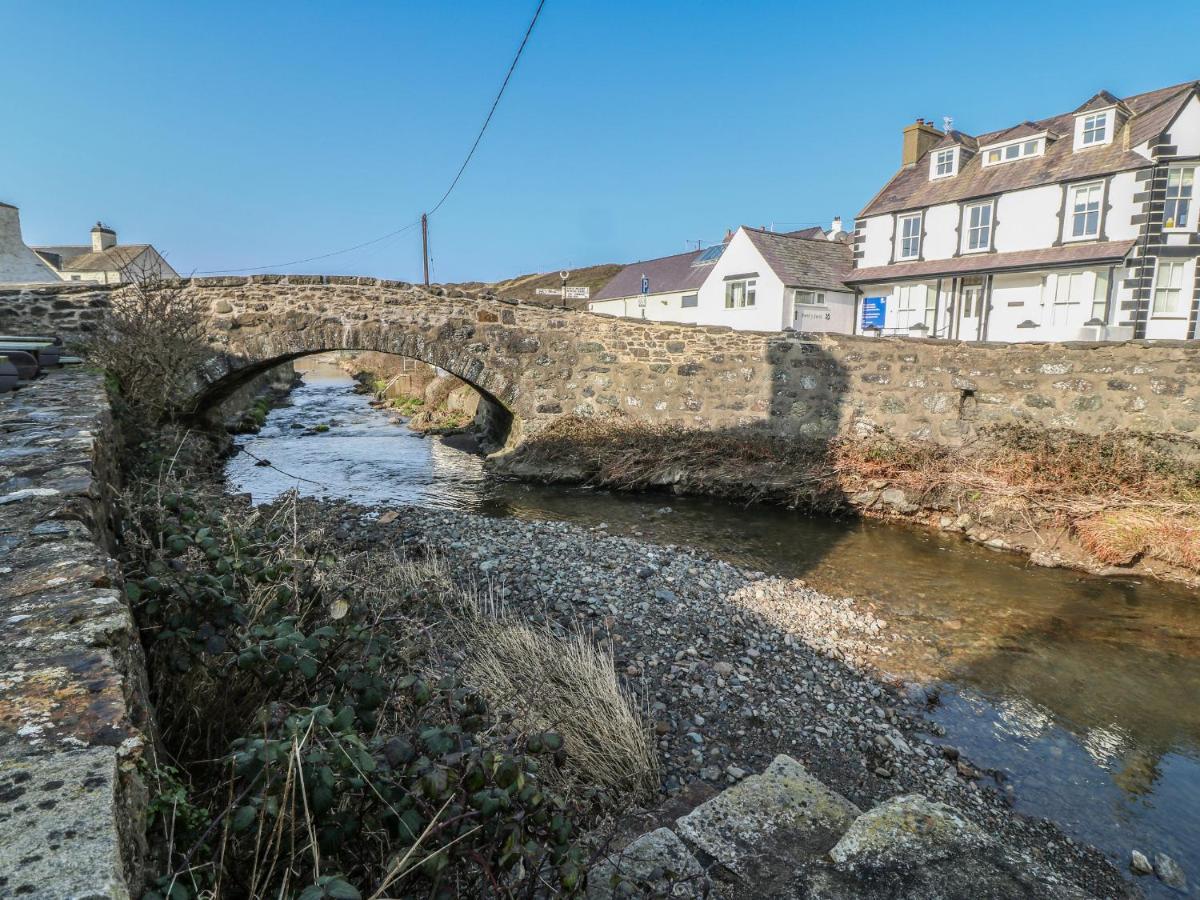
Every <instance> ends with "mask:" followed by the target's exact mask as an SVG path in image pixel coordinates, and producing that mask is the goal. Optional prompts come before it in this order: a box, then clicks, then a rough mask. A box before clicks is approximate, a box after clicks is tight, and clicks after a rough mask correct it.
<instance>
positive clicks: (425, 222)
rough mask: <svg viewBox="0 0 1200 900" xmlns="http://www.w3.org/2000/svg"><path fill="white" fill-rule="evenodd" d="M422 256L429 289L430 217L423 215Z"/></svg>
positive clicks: (426, 284)
mask: <svg viewBox="0 0 1200 900" xmlns="http://www.w3.org/2000/svg"><path fill="white" fill-rule="evenodd" d="M421 255H422V256H423V257H424V259H425V287H429V216H427V215H426V214H425V213H421Z"/></svg>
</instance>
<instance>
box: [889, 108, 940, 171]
mask: <svg viewBox="0 0 1200 900" xmlns="http://www.w3.org/2000/svg"><path fill="white" fill-rule="evenodd" d="M943 137H944V135H943V134H942V132H940V131H938V130H937V129H936V128H934V127H933V126H932V125H930V124H929V123H928V122H926V121H925V120H924V119H917V121H916V122H914V123H913V124H912V125H909V126H907V127H906V128H905V129H904V147H903V152H902V153H901V156H900V162H901V165H903V167H904V168H906V169H911V168H912V167H913V166H915V165H916V164H917V161H918V160H920V158H921V157H922V156H924V155H925V154H926V153H928V152H929V149H930V148H931V147H932V146H933V145H934V144H936V143H937V142H938V141H940V140H941V139H942V138H943Z"/></svg>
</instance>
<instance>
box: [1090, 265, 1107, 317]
mask: <svg viewBox="0 0 1200 900" xmlns="http://www.w3.org/2000/svg"><path fill="white" fill-rule="evenodd" d="M1092 318H1093V319H1099V320H1100V321H1101V322H1104V321H1106V320H1107V319H1108V272H1097V273H1096V286H1095V287H1094V288H1093V289H1092Z"/></svg>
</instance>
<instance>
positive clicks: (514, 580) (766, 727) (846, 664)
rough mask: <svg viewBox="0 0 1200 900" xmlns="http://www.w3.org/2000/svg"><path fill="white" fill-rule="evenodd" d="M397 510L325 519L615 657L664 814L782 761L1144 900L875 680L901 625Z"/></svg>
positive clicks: (635, 552) (755, 587)
mask: <svg viewBox="0 0 1200 900" xmlns="http://www.w3.org/2000/svg"><path fill="white" fill-rule="evenodd" d="M315 502H317V501H306V503H315ZM393 511H394V512H396V513H397V514H396V515H395V516H393V515H392V514H391V513H392V512H393ZM384 512H385V510H384V509H381V508H374V509H364V508H362V507H355V506H353V505H350V504H346V503H342V502H325V503H323V504H321V506H320V513H319V514H320V515H321V516H322V518H323V519H324V521H326V522H327V523H331V524H333V527H334V529H335V533H336V534H337V535H338V536H339V537H340V538H341V539H343V540H345V541H346V542H347V544H348V545H350V546H353V547H355V548H358V549H365V548H368V547H372V546H376V547H377V546H379V545H381V544H382V545H385V546H387V547H389V548H396V549H403V550H405V551H406V552H410V553H412V552H435V553H439V554H441V555H443V556H444V557H445V558H446V559H447V561H448V562H449V563H450V564H451V568H452V570H453V571H455V572H456V573H457V576H458V577H461V578H463V579H466V580H474V581H476V582H477V583H479V584H480V585H483V586H486V588H487V589H488V590H489V591H490V592H491V595H492V596H493V597H495V598H496V599H497V600H499V601H500V602H501V603H502V604H503V605H504V606H505V607H506V608H507V609H508V610H509V611H510V612H512V613H515V614H518V615H521V616H523V617H525V618H528V619H529V620H531V621H534V622H544V623H546V624H549V625H551V626H552V627H555V628H561V629H563V630H572V629H582V630H583V631H584V632H586V633H589V634H591V635H592V636H593V637H594V638H595V639H597V640H601V641H605V640H606V641H610V642H611V643H612V646H613V653H614V657H615V659H616V663H617V669H618V672H620V673H621V674H622V675H623V676H624V678H625V679H626V681H627V683H628V685H629V687H630V688H631V689H632V691H633V692H634V693H636V694H638V695H640V696H642V697H643V698H644V703H645V706H646V709H647V715H648V717H649V718H650V720H651V721H652V722H653V728H654V732H655V736H656V740H657V742H658V748H659V751H660V754H661V757H662V760H663V763H664V771H663V774H664V779H663V800H664V802H668V801H669V799H670V798H671V797H672V796H677V795H679V794H681V793H683V792H685V791H691V792H694V791H695V790H696V789H697V788H698V787H699V788H700V789H701V790H703V789H705V788H706V787H707V788H711V789H713V790H718V789H720V788H722V787H726V786H728V785H730V784H733V783H735V782H737V781H738V780H739V779H741V778H743V777H745V776H746V775H747V774H750V773H754V772H758V771H761V770H762V769H763V768H765V767H766V765H767V764H768V763H769V762H770V760H771V759H772V758H773V757H774V756H775V755H777V754H780V753H785V754H788V755H790V756H793V757H795V758H797V759H800V760H802V761H803V762H804V764H805V766H807V767H808V768H809V770H810V771H811V772H812V773H813V774H814V775H816V776H817V777H818V778H820V779H821V780H822V781H823V782H825V783H826V784H828V785H829V786H830V787H832V788H833V789H834V790H836V791H838V792H840V793H842V794H843V795H845V796H846V797H848V798H849V799H851V800H852V801H854V802H855V803H857V804H859V805H860V806H863V807H864V808H865V807H868V806H871V805H872V804H875V803H878V802H880V801H881V800H884V799H886V798H888V797H892V796H895V795H898V794H904V793H910V792H918V793H922V794H924V795H926V796H928V797H931V798H934V799H937V800H942V801H945V802H947V803H949V804H951V805H953V806H955V807H958V808H959V809H961V810H963V811H965V812H966V813H967V814H968V815H969V816H970V817H971V818H972V819H973V820H974V821H975V822H976V823H977V824H979V825H980V826H981V827H983V828H984V829H985V830H986V831H987V832H989V833H990V834H993V835H995V836H997V837H998V838H999V839H1000V840H1002V841H1003V842H1004V843H1005V844H1006V845H1007V846H1009V847H1010V848H1012V849H1013V850H1015V851H1016V852H1017V853H1019V854H1020V855H1021V856H1022V857H1023V858H1024V859H1026V860H1027V861H1028V864H1029V866H1030V867H1031V869H1038V870H1043V871H1050V872H1057V873H1060V874H1061V875H1062V876H1063V877H1064V878H1066V879H1068V880H1070V881H1072V882H1074V883H1076V884H1078V885H1080V886H1082V887H1084V888H1086V889H1088V890H1089V891H1090V892H1092V893H1093V894H1095V895H1096V896H1103V897H1116V896H1127V895H1132V893H1131V892H1132V890H1133V889H1132V887H1131V885H1130V884H1129V882H1127V881H1125V880H1123V879H1122V877H1121V875H1120V874H1119V873H1118V872H1117V870H1116V869H1115V868H1114V867H1113V866H1112V864H1111V863H1110V862H1109V861H1108V860H1107V859H1105V858H1104V856H1103V855H1102V854H1100V853H1099V852H1098V851H1096V850H1094V849H1092V848H1090V847H1086V846H1084V845H1081V844H1078V843H1077V842H1075V841H1073V840H1072V839H1070V838H1069V837H1067V836H1065V835H1064V834H1063V833H1062V832H1061V831H1059V830H1058V829H1057V828H1056V827H1055V826H1053V825H1051V824H1049V823H1047V822H1044V821H1039V820H1033V819H1029V818H1025V817H1023V816H1020V815H1017V814H1016V813H1014V812H1013V811H1012V810H1011V808H1010V798H1009V796H1008V792H1006V790H1005V787H1004V785H1003V783H1002V782H1001V781H1000V780H998V778H997V777H996V776H994V775H992V774H989V773H985V772H982V771H980V770H979V769H977V768H975V767H974V766H973V765H972V764H971V763H970V762H969V761H968V760H967V759H965V758H963V757H962V756H960V754H959V752H958V750H957V749H956V748H954V747H952V746H948V745H946V744H945V742H944V741H943V740H942V739H941V738H940V736H939V734H938V733H937V726H936V725H932V724H931V723H930V722H929V721H928V720H926V719H924V718H923V717H922V715H921V712H922V708H923V707H925V706H926V705H927V704H928V702H930V700H932V699H933V698H931V697H929V696H928V695H927V694H926V693H925V691H924V689H922V688H920V687H918V686H916V685H904V684H890V685H889V684H884V683H881V682H879V681H877V680H875V679H874V678H873V677H872V675H871V674H870V671H869V669H868V668H867V667H866V665H865V660H866V659H867V658H868V657H870V656H878V654H879V653H880V652H882V651H883V650H884V648H885V647H886V644H887V642H888V640H889V632H888V623H887V622H886V621H883V620H881V619H879V618H876V617H875V616H874V615H872V614H870V613H867V612H863V611H862V610H860V609H859V608H857V607H856V605H855V603H854V602H853V601H852V600H849V599H839V598H835V597H830V596H828V595H825V594H822V593H820V592H818V591H815V590H813V589H811V588H809V587H807V586H806V585H805V584H804V583H803V582H802V581H799V580H788V579H781V578H775V577H768V576H766V575H764V574H762V573H758V572H753V571H748V570H745V569H742V568H739V567H737V566H734V565H731V564H729V563H727V562H724V561H721V560H718V559H714V558H712V557H710V556H706V555H704V554H702V553H698V552H696V551H693V550H689V549H687V548H682V547H675V546H663V545H655V544H650V543H644V542H641V541H638V540H634V539H630V538H625V537H615V536H610V535H609V534H608V533H607V530H606V529H604V528H602V527H596V528H583V527H579V526H575V525H570V524H566V523H558V522H528V521H519V520H514V519H495V518H487V517H483V516H478V515H475V514H470V513H459V512H449V511H441V510H429V509H421V508H416V507H400V508H398V509H395V510H390V509H389V510H387V511H386V512H387V514H386V515H382V516H381V513H384ZM381 519H382V521H381ZM385 522H386V524H384V523H385Z"/></svg>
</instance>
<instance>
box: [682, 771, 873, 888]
mask: <svg viewBox="0 0 1200 900" xmlns="http://www.w3.org/2000/svg"><path fill="white" fill-rule="evenodd" d="M859 814H860V810H859V809H858V807H856V806H855V805H854V804H853V803H851V802H850V801H849V800H847V799H846V798H845V797H843V796H841V795H840V794H837V793H835V792H834V791H831V790H830V789H829V788H827V787H826V786H825V785H824V784H822V783H821V782H820V781H818V780H817V779H816V778H814V777H813V776H812V775H810V774H809V773H808V771H807V770H806V769H805V768H804V766H803V765H801V764H800V763H798V762H797V761H796V760H794V759H792V758H791V757H788V756H777V757H776V758H775V760H774V761H773V762H772V763H771V764H770V765H769V766H768V767H767V769H766V771H764V772H763V773H762V774H761V775H752V776H750V777H749V778H747V779H745V780H744V781H741V782H739V783H738V784H736V785H734V786H733V787H731V788H728V789H727V790H725V791H723V792H722V793H720V794H718V795H717V796H716V797H713V798H712V799H711V800H709V801H708V802H706V803H704V804H702V805H701V806H698V807H696V809H694V810H692V811H691V812H690V813H688V814H687V815H686V816H683V817H681V818H680V819H678V820H677V822H676V825H677V828H678V830H679V834H680V835H681V836H682V837H683V838H684V840H686V841H687V842H688V843H690V844H692V845H693V846H695V847H698V848H699V849H700V850H702V851H704V852H705V853H707V854H708V855H709V856H711V857H713V859H715V860H716V861H717V862H719V863H720V864H721V865H722V866H723V867H724V868H725V869H727V870H728V871H729V872H730V873H732V874H733V875H734V876H736V877H737V878H738V879H740V880H742V881H743V882H745V883H747V884H752V885H754V886H755V890H756V891H758V892H760V894H761V895H764V896H767V895H770V894H771V893H772V892H773V891H777V890H779V889H780V888H782V887H783V886H784V885H786V884H788V883H792V882H794V879H795V876H796V873H797V872H799V871H801V870H803V869H805V868H806V867H808V866H809V865H811V864H812V863H813V861H814V860H818V859H821V858H823V857H824V856H825V854H826V853H828V852H829V849H830V848H831V847H833V845H834V844H836V843H837V841H838V838H840V837H841V836H842V834H843V832H845V831H846V829H847V828H848V827H850V824H851V822H853V821H854V819H855V818H856V817H857V816H858V815H859Z"/></svg>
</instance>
